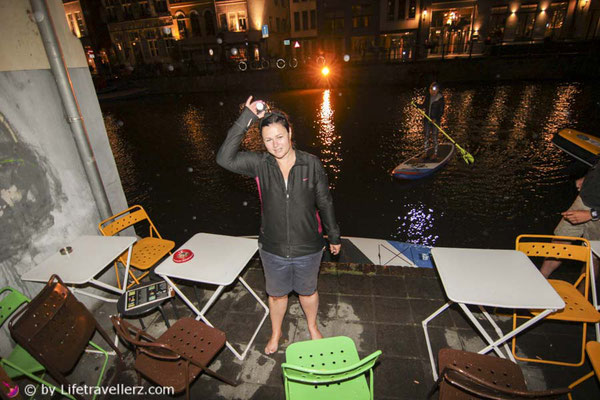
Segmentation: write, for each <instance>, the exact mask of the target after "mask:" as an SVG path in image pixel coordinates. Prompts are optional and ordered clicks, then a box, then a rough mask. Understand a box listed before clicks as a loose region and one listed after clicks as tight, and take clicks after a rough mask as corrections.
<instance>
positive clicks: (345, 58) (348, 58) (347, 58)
mask: <svg viewBox="0 0 600 400" xmlns="http://www.w3.org/2000/svg"><path fill="white" fill-rule="evenodd" d="M344 61H345V62H348V61H350V55H348V54H344Z"/></svg>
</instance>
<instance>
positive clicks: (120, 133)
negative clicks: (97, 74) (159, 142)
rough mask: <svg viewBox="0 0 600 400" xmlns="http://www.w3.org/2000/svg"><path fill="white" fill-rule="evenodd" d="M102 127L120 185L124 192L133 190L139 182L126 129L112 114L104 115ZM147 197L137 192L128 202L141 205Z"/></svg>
mask: <svg viewBox="0 0 600 400" xmlns="http://www.w3.org/2000/svg"><path fill="white" fill-rule="evenodd" d="M104 126H105V127H106V133H107V135H108V141H109V143H110V147H111V149H112V152H113V155H114V157H115V160H116V161H117V167H118V171H119V177H120V178H121V184H122V185H123V187H124V188H125V189H126V190H127V189H128V188H133V187H135V185H137V182H138V180H139V178H138V176H137V174H136V172H137V170H138V169H137V168H136V165H135V163H134V160H133V158H132V152H133V148H132V146H131V145H130V144H129V142H128V141H127V138H126V137H125V135H126V127H125V125H124V122H123V121H122V120H120V119H119V118H117V117H115V116H114V115H113V114H112V113H105V114H104ZM147 197H148V193H147V191H139V192H137V193H136V194H135V196H132V198H130V199H129V201H130V202H132V204H135V203H141V202H143V201H144V200H145V199H147Z"/></svg>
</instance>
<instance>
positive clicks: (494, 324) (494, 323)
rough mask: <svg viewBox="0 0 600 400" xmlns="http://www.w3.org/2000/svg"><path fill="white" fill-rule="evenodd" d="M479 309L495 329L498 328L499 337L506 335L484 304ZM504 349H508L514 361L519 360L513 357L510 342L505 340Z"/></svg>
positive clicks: (509, 355) (507, 352) (509, 356)
mask: <svg viewBox="0 0 600 400" xmlns="http://www.w3.org/2000/svg"><path fill="white" fill-rule="evenodd" d="M479 309H480V310H481V313H482V314H483V315H484V316H485V317H486V318H487V320H488V322H489V323H490V325H492V326H493V327H494V329H495V330H496V334H497V335H498V337H502V336H504V332H502V329H500V327H499V326H498V324H496V321H494V320H493V319H492V317H491V316H490V314H489V313H488V312H487V311H486V310H485V308H484V307H483V306H479ZM504 350H505V351H506V354H508V358H510V360H511V361H512V362H514V363H516V362H517V360H515V358H514V357H513V355H512V351H510V347H508V343H506V342H504Z"/></svg>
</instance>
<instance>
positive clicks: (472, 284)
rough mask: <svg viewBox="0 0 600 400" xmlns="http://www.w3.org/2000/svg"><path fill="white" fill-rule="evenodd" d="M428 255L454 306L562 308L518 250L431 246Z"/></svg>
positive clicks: (534, 267) (560, 301)
mask: <svg viewBox="0 0 600 400" xmlns="http://www.w3.org/2000/svg"><path fill="white" fill-rule="evenodd" d="M431 253H432V255H433V259H434V261H435V265H436V267H437V270H438V273H439V274H440V277H441V280H442V284H443V285H444V289H445V290H446V295H447V296H448V298H449V299H450V300H452V301H454V302H456V303H465V304H474V305H482V306H492V307H502V308H526V309H556V310H558V309H562V308H564V307H565V302H564V301H563V300H562V299H561V297H560V296H559V295H558V293H557V292H556V291H555V290H554V289H553V288H552V286H551V285H550V284H549V283H548V281H547V280H546V279H545V278H544V277H543V276H542V274H541V273H540V272H539V271H538V269H537V268H536V266H535V265H534V264H533V263H532V262H531V260H530V259H529V258H528V257H527V256H526V255H525V254H524V253H522V252H520V251H516V250H494V249H464V248H446V247H435V248H433V249H432V250H431Z"/></svg>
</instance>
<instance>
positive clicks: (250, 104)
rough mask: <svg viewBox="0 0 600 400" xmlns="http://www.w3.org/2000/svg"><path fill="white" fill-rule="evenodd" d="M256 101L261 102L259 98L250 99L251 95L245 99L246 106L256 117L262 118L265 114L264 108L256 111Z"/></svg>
mask: <svg viewBox="0 0 600 400" xmlns="http://www.w3.org/2000/svg"><path fill="white" fill-rule="evenodd" d="M258 103H262V101H260V100H256V101H252V96H250V97H248V100H246V107H248V108H249V109H250V110H251V111H252V112H253V113H254V114H255V115H256V116H257V117H258V118H262V117H263V116H264V115H265V109H263V110H262V111H258V109H257V108H256V105H257V104H258Z"/></svg>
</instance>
